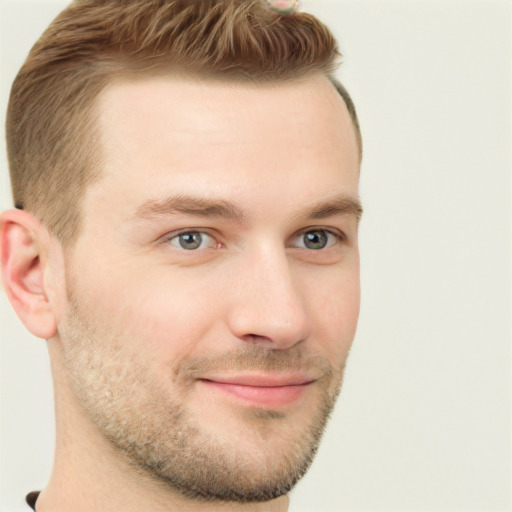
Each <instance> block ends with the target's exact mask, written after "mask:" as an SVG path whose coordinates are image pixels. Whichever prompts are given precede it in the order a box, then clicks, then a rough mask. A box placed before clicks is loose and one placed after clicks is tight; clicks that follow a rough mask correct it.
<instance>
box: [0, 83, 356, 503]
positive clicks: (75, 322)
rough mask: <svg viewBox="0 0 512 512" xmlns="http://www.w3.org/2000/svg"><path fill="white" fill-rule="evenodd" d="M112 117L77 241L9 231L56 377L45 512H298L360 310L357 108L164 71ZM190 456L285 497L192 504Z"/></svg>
mask: <svg viewBox="0 0 512 512" xmlns="http://www.w3.org/2000/svg"><path fill="white" fill-rule="evenodd" d="M97 112H98V116H99V117H98V119H99V121H98V122H99V128H100V131H101V135H102V141H103V147H102V148H101V154H102V158H103V164H104V168H103V172H102V176H101V177H100V179H99V180H98V181H96V182H94V183H93V184H92V185H90V186H89V188H88V190H87V191H86V194H85V196H84V198H83V207H82V212H83V225H82V230H81V233H80V236H79V238H78V240H77V242H76V243H75V244H74V246H73V247H72V248H71V249H68V250H66V251H65V252H64V250H63V249H62V246H61V245H60V243H59V241H58V240H56V239H55V238H54V237H53V236H52V235H51V234H50V233H48V231H47V230H46V229H45V227H44V225H42V224H41V223H40V222H39V221H38V220H37V219H36V218H35V217H33V216H32V215H30V214H29V213H27V212H21V211H10V212H4V213H3V214H2V217H1V222H2V223H1V228H2V230H1V233H2V276H3V281H4V285H5V289H6V292H7V294H8V296H9V298H10V300H11V302H12V304H13V306H14V308H15V310H16V311H17V313H18V315H19V316H20V318H21V319H22V321H23V322H24V323H25V325H26V326H27V328H28V329H29V330H30V331H31V332H32V333H33V334H35V335H36V336H39V337H41V338H44V339H47V340H48V347H49V352H50V359H51V365H52V375H53V378H54V388H55V403H56V425H57V442H56V454H55V463H54V468H53V472H52V476H51V479H50V482H49V484H48V486H47V488H46V489H45V490H44V491H43V493H42V494H41V496H40V499H39V500H38V511H39V512H41V511H43V512H44V511H50V510H51V511H52V512H60V511H64V510H71V509H72V510H74V511H76V512H81V511H90V510H95V511H110V510H123V511H125V512H126V511H127V512H135V511H140V510H153V511H155V512H158V511H169V510H180V511H189V510H190V511H196V510H197V511H199V510H209V511H214V510H223V511H225V510H251V511H252V510H254V511H255V510H266V511H268V510H286V509H287V507H288V497H287V495H286V491H287V489H286V485H288V486H291V485H292V484H293V482H292V483H290V482H291V480H293V478H295V479H297V478H299V477H300V476H301V474H302V473H303V472H304V471H305V470H306V468H307V464H308V458H311V456H312V455H313V452H314V451H315V447H316V445H317V443H318V440H319V435H320V433H321V430H322V428H323V425H324V423H325V421H326V419H327V416H328V414H329V412H330V410H331V408H332V406H333V404H334V401H335V398H336V396H337V393H338V391H339V387H340V385H341V380H342V376H343V368H344V366H345V362H346V358H347V356H348V352H349V349H350V346H351V343H352V341H353V338H354V335H355V330H356V325H357V318H358V313H359V252H358V244H357V231H358V218H357V215H356V212H355V210H354V205H356V204H357V200H358V181H359V157H358V149H357V143H356V138H355V134H354V130H353V127H352V124H351V120H350V117H349V114H348V112H347V109H346V107H345V105H344V103H343V101H342V100H341V99H340V97H339V96H338V94H337V93H336V91H335V89H334V88H333V86H332V85H331V84H330V83H329V81H328V80H327V79H326V78H325V77H322V76H310V77H307V78H304V79H302V80H299V81H295V82H287V83H278V84H266V85H250V84H238V83H237V84H227V83H220V82H212V81H202V80H198V79H197V78H195V79H192V78H190V77H184V76H172V77H171V76H146V77H144V78H137V79H123V80H119V81H116V82H114V83H112V84H110V85H109V86H108V87H107V88H106V89H105V90H104V91H103V92H102V93H101V94H100V96H99V98H98V102H97ZM177 198H179V201H177ZM184 198H186V200H184ZM183 233H189V235H188V237H187V236H185V237H182V238H181V239H180V238H179V235H180V234H183ZM190 233H192V235H190ZM197 233H201V234H200V235H197ZM305 233H308V234H309V238H310V239H311V240H310V241H308V240H309V239H308V238H307V237H305ZM198 240H199V241H200V245H199V246H197V247H195V246H194V242H197V241H198ZM191 241H192V244H191V243H190V242H191ZM319 242H320V243H319ZM324 242H325V243H326V245H325V247H323V245H322V244H323V243H324ZM184 243H185V248H184V247H183V244H184ZM187 243H188V245H186V244H187ZM191 247H193V249H191ZM240 379H242V380H243V379H246V380H247V379H249V380H250V382H249V385H246V384H247V382H244V385H242V386H241V385H240ZM272 379H277V381H276V382H273V381H272ZM233 380H234V381H236V383H235V385H233V382H232V381H233ZM299 380H300V383H299V382H298V381H299ZM226 381H229V382H228V383H226ZM255 381H256V382H257V384H256V385H255ZM271 381H272V382H271ZM276 387H277V388H279V390H277V391H276V389H275V388H276ZM271 388H274V389H271ZM180 436H181V438H180ZM183 437H184V438H185V441H184V442H183ZM145 441H148V442H146V443H145ZM152 443H153V444H152ZM180 443H181V444H180ZM137 446H138V447H139V448H138V449H136V448H134V447H137ZM140 446H143V447H144V446H149V447H150V448H147V449H146V448H140ZM151 446H156V448H155V450H153V451H152V450H151ZM201 450H202V451H201ZM198 453H202V454H203V455H202V456H201V459H200V460H201V464H198V461H197V458H198V455H197V454H198ZM162 454H163V455H162ZM177 456H180V457H182V458H183V461H182V462H181V465H182V466H183V467H184V468H185V469H183V471H182V474H181V476H182V477H183V478H184V479H185V480H187V479H188V481H190V480H191V478H190V473H187V472H186V468H187V463H186V458H187V456H188V457H189V458H191V461H190V464H189V465H190V467H191V468H193V469H194V471H195V472H196V474H197V475H199V476H198V481H201V478H202V477H201V476H200V473H201V467H205V468H208V470H207V471H206V470H205V473H206V475H205V479H206V477H208V476H211V475H212V474H216V475H219V479H220V480H221V481H222V475H226V478H225V479H224V480H226V481H227V482H236V485H234V487H236V488H238V489H242V491H241V492H242V493H244V492H247V493H250V492H252V491H254V488H255V487H256V488H261V487H262V485H263V482H265V481H266V480H268V479H269V478H270V479H271V480H275V481H279V482H285V483H283V484H282V493H281V494H282V495H281V496H279V495H276V496H271V497H270V495H269V496H267V497H266V498H265V495H264V496H263V497H260V501H259V502H258V501H252V502H250V503H234V502H231V501H227V502H226V501H220V500H219V499H217V500H213V501H210V502H204V501H202V500H201V499H200V497H198V496H192V499H191V494H190V491H189V492H188V494H189V495H188V497H187V495H186V492H184V491H183V489H181V490H180V488H179V486H177V485H176V482H174V483H173V482H172V481H171V477H170V476H169V475H174V473H176V471H175V468H176V464H172V460H174V457H177ZM155 457H162V460H161V461H160V462H161V464H160V465H159V466H158V467H159V469H155V468H151V467H149V465H148V461H150V460H153V459H154V458H155ZM169 460H170V461H171V462H169ZM98 461H101V464H98ZM164 462H165V464H164ZM215 465H216V466H215ZM299 465H302V466H304V467H302V468H301V469H300V471H299V472H300V474H297V475H295V476H294V477H293V478H292V477H290V476H289V475H290V473H293V470H294V468H295V467H296V466H299ZM173 466H174V469H173ZM189 469H190V468H189ZM230 471H231V473H230ZM297 471H298V470H297ZM174 476H176V475H174ZM174 476H173V478H174ZM228 477H229V478H228ZM235 477H236V480H234V478H235ZM290 478H291V480H290ZM286 482H287V483H286ZM223 492H224V491H223Z"/></svg>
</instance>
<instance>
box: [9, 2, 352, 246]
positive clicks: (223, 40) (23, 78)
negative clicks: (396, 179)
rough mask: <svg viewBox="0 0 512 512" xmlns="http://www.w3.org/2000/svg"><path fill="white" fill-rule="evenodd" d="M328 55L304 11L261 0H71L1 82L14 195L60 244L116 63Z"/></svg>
mask: <svg viewBox="0 0 512 512" xmlns="http://www.w3.org/2000/svg"><path fill="white" fill-rule="evenodd" d="M339 56H340V54H339V51H338V46H337V43H336V40H335V39H334V37H333V35H332V34H331V32H330V31H329V30H328V29H327V27H326V26H325V25H323V24H322V23H321V22H320V21H318V20H317V19H316V18H315V17H314V16H312V15H310V14H307V13H302V12H294V13H291V14H283V15H281V14H278V13H276V12H273V11H272V10H271V9H269V8H268V7H267V6H266V5H265V3H264V2H263V1H262V0H130V1H128V0H103V1H102V0H75V1H74V2H72V3H71V5H70V6H69V7H67V8H66V9H65V10H64V11H63V12H62V13H61V14H60V15H59V16H58V17H57V18H56V19H55V20H54V21H53V22H52V23H51V25H50V26H49V27H48V28H47V30H46V31H45V32H44V33H43V35H42V36H41V38H40V39H39V41H38V42H37V43H36V44H35V45H34V47H33V48H32V50H31V51H30V53H29V55H28V57H27V60H26V61H25V63H24V65H23V66H22V68H21V69H20V71H19V73H18V76H17V77H16V79H15V81H14V84H13V86H12V90H11V97H10V102H9V107H8V113H7V125H6V133H7V150H8V157H9V166H10V173H11V183H12V189H13V196H14V202H15V206H16V207H17V208H23V209H26V210H28V211H30V212H31V213H33V214H35V215H36V216H38V217H39V218H40V219H41V220H42V222H43V223H44V224H45V225H46V226H47V227H48V229H49V230H50V231H51V232H52V233H53V234H54V235H56V236H57V237H58V238H59V239H60V240H61V242H62V243H63V244H65V245H66V244H68V245H69V244H71V243H72V241H73V240H74V239H76V236H77V233H78V228H79V220H80V205H81V202H82V201H81V197H82V196H83V193H84V190H85V188H86V186H87V185H88V184H89V183H90V182H91V181H93V180H94V179H95V178H96V177H97V176H98V175H99V172H100V168H101V155H99V154H98V153H100V152H99V143H98V142H99V139H98V138H97V133H96V129H95V126H96V123H95V122H94V121H95V120H94V100H95V98H96V96H97V95H98V93H99V92H100V91H101V90H102V89H103V88H104V87H105V85H106V84H107V83H108V82H109V81H111V80H113V79H114V78H115V77H116V76H118V75H120V74H123V73H126V72H147V71H146V70H149V69H155V68H158V69H169V70H173V69H178V70H185V71H187V72H191V73H195V74H198V75H199V76H213V77H216V78H220V79H225V80H244V81H254V82H262V81H275V80H290V79H294V78H299V77H302V76H306V75H308V74H311V73H323V74H325V75H326V76H328V77H329V78H330V79H331V81H332V82H333V84H334V85H335V86H336V88H337V90H338V92H339V93H340V94H341V96H342V97H343V99H344V100H345V102H346V104H347V107H348V109H349V112H350V115H351V116H352V120H353V122H354V125H355V128H356V134H357V137H358V141H359V145H360V147H361V139H360V131H359V125H358V121H357V115H356V113H355V109H354V106H353V103H352V101H351V99H350V97H349V95H348V93H347V92H346V90H345V89H344V88H343V86H342V85H341V84H340V83H339V82H337V81H336V80H335V79H334V78H333V76H332V73H333V71H334V69H335V68H336V67H337V61H338V57H339Z"/></svg>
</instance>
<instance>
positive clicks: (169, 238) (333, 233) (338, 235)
mask: <svg viewBox="0 0 512 512" xmlns="http://www.w3.org/2000/svg"><path fill="white" fill-rule="evenodd" d="M315 232H317V233H324V234H325V235H326V237H327V238H329V237H334V239H335V240H334V241H333V242H332V243H329V240H327V243H326V245H325V246H323V247H319V248H316V249H315V248H311V247H305V246H302V247H297V246H296V245H295V246H294V247H292V248H295V249H305V250H310V251H325V250H328V249H330V248H332V247H333V246H335V245H339V244H342V243H343V242H345V241H346V235H345V234H344V233H342V232H341V231H338V230H333V229H327V228H324V227H315V226H313V227H309V228H307V229H305V230H303V231H300V232H299V233H297V234H296V235H294V236H293V237H292V239H295V240H296V239H300V238H301V237H304V236H305V235H307V234H308V233H315ZM196 234H198V235H201V236H202V237H204V236H205V235H206V236H207V237H209V238H211V239H212V240H214V241H215V243H216V245H215V247H212V248H215V249H219V248H221V247H222V246H223V244H222V243H221V242H218V241H216V238H215V236H213V235H212V234H211V233H209V232H208V231H207V230H204V229H201V228H195V229H194V228H192V229H183V230H181V231H177V232H176V231H175V232H172V233H169V234H167V235H165V236H164V237H163V239H162V242H163V243H166V244H169V245H174V244H172V242H173V241H174V240H176V241H177V244H180V242H179V238H180V237H181V236H183V235H196ZM302 241H304V239H303V238H302ZM202 242H203V240H201V245H202ZM180 245H181V244H180ZM175 247H176V249H179V250H183V251H185V252H195V251H198V250H204V249H200V248H199V247H200V246H198V247H196V248H193V249H186V248H185V247H183V246H181V247H178V246H175Z"/></svg>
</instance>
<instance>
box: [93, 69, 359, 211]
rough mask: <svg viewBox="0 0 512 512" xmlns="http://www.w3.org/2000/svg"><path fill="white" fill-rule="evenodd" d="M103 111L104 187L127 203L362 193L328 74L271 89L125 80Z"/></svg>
mask: <svg viewBox="0 0 512 512" xmlns="http://www.w3.org/2000/svg"><path fill="white" fill-rule="evenodd" d="M97 109H98V114H99V116H98V117H99V125H100V134H101V140H102V148H101V150H102V156H103V162H104V169H103V170H104V177H103V178H102V180H100V185H101V187H102V189H103V190H106V189H108V188H109V187H112V188H116V189H117V191H118V192H120V193H121V194H124V197H125V199H127V200H129V201H134V202H140V200H142V199H151V198H152V197H154V196H155V194H156V195H158V194H159V193H160V192H161V193H162V194H165V193H171V192H172V193H175V192H176V190H177V192H178V193H181V192H183V193H191V192H193V193H195V194H196V193H199V194H203V195H205V194H212V193H214V194H218V195H221V196H222V195H225V194H226V193H228V192H229V193H230V194H233V193H235V192H237V193H238V197H239V198H242V200H243V195H244V194H250V191H251V190H250V189H251V188H252V192H253V193H254V191H258V193H259V195H261V196H262V197H263V198H266V199H271V198H272V194H274V199H277V198H278V197H279V196H280V195H281V194H282V191H283V190H286V191H287V193H289V194H294V193H298V192H300V191H299V190H295V189H296V188H297V187H299V186H302V187H303V186H304V184H307V185H308V187H310V188H311V189H312V190H314V189H315V187H317V188H318V187H320V186H323V187H324V188H325V187H331V188H332V186H335V185H334V184H335V183H339V184H340V186H342V187H343V188H344V190H342V192H343V193H347V192H348V193H349V194H350V193H352V194H355V195H357V182H358V172H359V157H358V149H357V142H356V137H355V132H354V129H353V126H352V121H351V119H350V116H349V114H348V111H347V108H346V106H345V103H344V102H343V100H342V99H341V97H340V96H339V95H338V93H337V91H336V90H335V88H334V86H333V85H332V84H331V83H330V82H329V80H328V79H327V78H326V77H323V76H312V77H308V78H306V79H303V80H300V81H294V82H283V83H267V84H251V83H225V82H218V81H213V80H208V79H205V80H199V79H195V78H194V79H192V78H189V77H183V76H167V75H166V76H150V77H144V78H130V79H128V78H126V79H122V80H116V81H114V82H112V83H111V84H110V85H109V86H107V87H106V88H105V89H104V90H103V91H102V93H101V94H100V96H99V97H98V101H97ZM340 178H341V181H340ZM269 181H272V187H269V186H268V184H269ZM92 186H93V187H94V185H92ZM192 189H193V190H192ZM347 189H348V190H347ZM265 191H266V192H265ZM318 192H319V193H322V192H321V191H320V190H319V191H318ZM143 196H147V197H145V198H144V197H143ZM298 197H299V196H298V195H297V198H298ZM227 199H231V198H227ZM125 202H126V201H125ZM135 206H136V205H135Z"/></svg>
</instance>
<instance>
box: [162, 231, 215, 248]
mask: <svg viewBox="0 0 512 512" xmlns="http://www.w3.org/2000/svg"><path fill="white" fill-rule="evenodd" d="M186 233H200V234H201V235H206V236H208V237H210V238H211V239H212V240H214V241H215V243H216V245H217V246H220V245H221V242H219V240H218V237H217V236H215V235H214V234H213V233H212V230H211V229H208V228H195V227H192V228H181V229H176V230H174V231H169V232H167V233H165V235H162V236H160V237H159V238H158V239H157V243H160V244H168V243H169V242H170V241H171V240H174V239H175V238H177V237H179V236H180V235H184V234H186Z"/></svg>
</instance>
